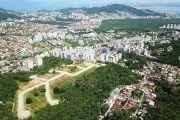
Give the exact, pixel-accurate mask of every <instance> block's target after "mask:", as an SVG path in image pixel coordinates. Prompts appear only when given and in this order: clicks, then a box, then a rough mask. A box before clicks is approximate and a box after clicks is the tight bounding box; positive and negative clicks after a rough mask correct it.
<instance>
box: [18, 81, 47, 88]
mask: <svg viewBox="0 0 180 120" xmlns="http://www.w3.org/2000/svg"><path fill="white" fill-rule="evenodd" d="M42 82H43V81H40V80H36V79H34V80H31V81H29V82H18V85H19V88H20V89H21V90H27V89H28V88H31V87H33V86H36V85H38V84H40V83H42Z"/></svg>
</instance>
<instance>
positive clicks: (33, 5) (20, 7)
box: [0, 0, 180, 13]
mask: <svg viewBox="0 0 180 120" xmlns="http://www.w3.org/2000/svg"><path fill="white" fill-rule="evenodd" d="M161 2H162V3H168V2H180V1H179V0H148V1H147V0H146V1H145V0H127V1H126V2H125V0H0V7H2V8H4V9H8V10H13V11H17V12H22V13H26V12H35V11H38V10H58V9H62V8H67V7H93V6H102V5H107V4H114V3H118V4H125V5H138V4H149V3H161Z"/></svg>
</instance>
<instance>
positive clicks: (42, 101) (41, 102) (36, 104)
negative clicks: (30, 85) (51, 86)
mask: <svg viewBox="0 0 180 120" xmlns="http://www.w3.org/2000/svg"><path fill="white" fill-rule="evenodd" d="M41 89H45V86H44V85H43V86H40V87H39V88H36V89H35V90H32V91H30V92H28V93H27V94H26V95H25V98H28V97H29V98H31V99H32V101H33V102H32V103H31V104H28V105H27V104H26V109H29V110H30V112H31V114H32V116H33V115H34V112H35V111H38V110H39V109H41V108H43V107H45V106H46V105H47V101H46V97H45V92H42V91H41ZM35 92H37V93H38V96H34V93H35ZM25 102H26V99H25Z"/></svg>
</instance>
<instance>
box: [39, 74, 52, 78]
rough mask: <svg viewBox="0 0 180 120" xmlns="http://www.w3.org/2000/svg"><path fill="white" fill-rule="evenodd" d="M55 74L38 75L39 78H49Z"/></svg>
mask: <svg viewBox="0 0 180 120" xmlns="http://www.w3.org/2000/svg"><path fill="white" fill-rule="evenodd" d="M54 76H55V75H54V74H45V75H41V76H38V77H39V78H44V79H50V78H52V77H54Z"/></svg>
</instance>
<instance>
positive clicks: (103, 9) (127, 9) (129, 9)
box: [58, 4, 160, 16]
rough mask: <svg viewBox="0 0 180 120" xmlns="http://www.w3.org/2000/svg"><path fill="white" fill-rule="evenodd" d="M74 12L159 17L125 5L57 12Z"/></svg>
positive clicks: (154, 13) (69, 9)
mask: <svg viewBox="0 0 180 120" xmlns="http://www.w3.org/2000/svg"><path fill="white" fill-rule="evenodd" d="M76 10H83V11H84V12H85V13H86V14H95V13H97V14H98V13H100V12H106V13H117V11H124V12H129V13H133V14H135V15H137V16H149V15H160V14H159V13H156V12H154V11H150V10H139V9H136V8H133V7H130V6H127V5H122V4H113V5H107V6H103V7H91V8H66V9H60V10H58V11H60V12H63V13H69V12H71V11H76Z"/></svg>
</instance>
